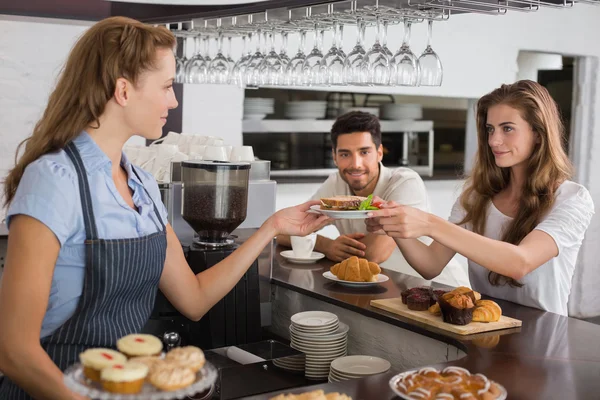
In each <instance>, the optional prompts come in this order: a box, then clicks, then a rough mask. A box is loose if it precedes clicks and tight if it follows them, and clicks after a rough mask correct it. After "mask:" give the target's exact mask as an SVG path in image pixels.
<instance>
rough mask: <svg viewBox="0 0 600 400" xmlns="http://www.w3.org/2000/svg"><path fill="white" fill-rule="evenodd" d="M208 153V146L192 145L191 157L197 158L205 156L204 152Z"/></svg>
mask: <svg viewBox="0 0 600 400" xmlns="http://www.w3.org/2000/svg"><path fill="white" fill-rule="evenodd" d="M205 151H206V146H205V145H203V144H190V151H189V154H190V155H192V154H193V155H195V156H204V152H205Z"/></svg>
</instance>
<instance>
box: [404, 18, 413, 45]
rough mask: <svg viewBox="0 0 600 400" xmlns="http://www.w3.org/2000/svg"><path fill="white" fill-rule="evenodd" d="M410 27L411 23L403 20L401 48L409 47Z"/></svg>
mask: <svg viewBox="0 0 600 400" xmlns="http://www.w3.org/2000/svg"><path fill="white" fill-rule="evenodd" d="M411 25H412V22H411V21H410V20H408V19H405V20H404V40H403V41H402V46H407V47H408V45H409V42H410V26H411Z"/></svg>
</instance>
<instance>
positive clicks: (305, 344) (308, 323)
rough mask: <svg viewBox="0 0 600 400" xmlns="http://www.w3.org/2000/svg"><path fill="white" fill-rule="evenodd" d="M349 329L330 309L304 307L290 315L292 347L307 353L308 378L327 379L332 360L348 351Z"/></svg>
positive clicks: (306, 374)
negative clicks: (311, 309) (306, 308)
mask: <svg viewBox="0 0 600 400" xmlns="http://www.w3.org/2000/svg"><path fill="white" fill-rule="evenodd" d="M348 330H349V328H348V325H346V324H344V323H342V322H340V321H339V319H338V317H337V315H335V314H332V313H329V312H325V311H307V312H301V313H298V314H295V315H293V316H292V324H291V325H290V339H291V347H292V348H294V349H296V350H299V351H301V352H303V353H304V354H306V363H305V376H306V377H307V378H308V379H319V380H321V379H322V380H325V379H327V377H328V376H329V366H330V364H331V362H332V361H333V360H335V359H336V358H339V357H342V356H345V355H346V354H347V352H348Z"/></svg>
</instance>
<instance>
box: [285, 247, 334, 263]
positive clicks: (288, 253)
mask: <svg viewBox="0 0 600 400" xmlns="http://www.w3.org/2000/svg"><path fill="white" fill-rule="evenodd" d="M279 254H281V256H282V257H283V258H285V259H286V260H288V261H290V262H293V263H296V264H313V263H315V262H317V261H319V260H321V259H323V258H325V254H323V253H319V252H318V251H313V252H312V253H311V255H310V257H296V256H295V255H294V251H293V250H285V251H282V252H281V253H279Z"/></svg>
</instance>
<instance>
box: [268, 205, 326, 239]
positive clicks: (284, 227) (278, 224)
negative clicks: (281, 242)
mask: <svg viewBox="0 0 600 400" xmlns="http://www.w3.org/2000/svg"><path fill="white" fill-rule="evenodd" d="M316 204H321V202H320V201H319V200H314V201H307V202H306V203H303V204H300V205H297V206H295V207H288V208H284V209H282V210H279V211H277V212H276V213H275V214H273V215H272V216H271V217H270V218H269V219H268V220H267V221H268V222H269V223H271V224H272V227H273V229H274V230H275V236H276V235H289V236H306V235H309V234H311V233H313V232H315V231H318V230H319V229H321V228H323V227H324V226H325V225H328V224H330V223H331V221H332V219H331V218H329V217H328V216H326V215H323V214H317V213H313V212H308V211H309V210H310V207H311V206H314V205H316Z"/></svg>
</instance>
